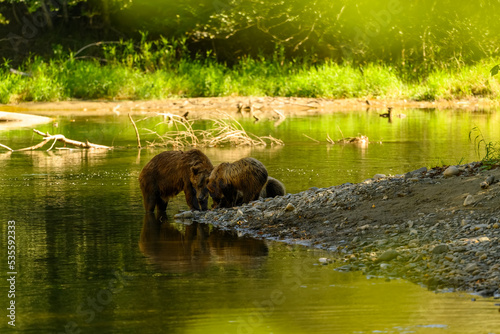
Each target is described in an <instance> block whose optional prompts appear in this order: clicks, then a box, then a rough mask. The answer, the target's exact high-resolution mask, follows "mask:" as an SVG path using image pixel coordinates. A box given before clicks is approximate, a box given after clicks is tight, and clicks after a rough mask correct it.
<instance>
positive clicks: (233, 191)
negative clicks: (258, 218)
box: [207, 158, 267, 208]
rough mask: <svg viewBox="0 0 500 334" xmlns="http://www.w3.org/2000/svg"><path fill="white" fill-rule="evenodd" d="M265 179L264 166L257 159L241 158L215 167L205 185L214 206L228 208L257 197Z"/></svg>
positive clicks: (265, 171)
mask: <svg viewBox="0 0 500 334" xmlns="http://www.w3.org/2000/svg"><path fill="white" fill-rule="evenodd" d="M266 181H267V170H266V167H264V165H263V164H262V163H261V162H260V161H258V160H257V159H254V158H243V159H240V160H238V161H236V162H233V163H229V162H223V163H221V164H220V165H219V166H217V167H215V168H214V170H213V171H212V174H210V177H209V179H208V186H207V187H208V191H209V192H210V196H212V199H213V200H214V207H222V208H230V207H233V206H236V205H241V204H244V203H248V202H250V201H254V200H257V199H259V194H260V191H261V190H262V187H263V186H264V184H265V183H266Z"/></svg>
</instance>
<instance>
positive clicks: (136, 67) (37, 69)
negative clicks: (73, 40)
mask: <svg viewBox="0 0 500 334" xmlns="http://www.w3.org/2000/svg"><path fill="white" fill-rule="evenodd" d="M164 51H165V50H164ZM115 53H116V52H115ZM115 53H113V55H115ZM113 57H116V58H113ZM113 57H111V58H110V57H109V56H108V58H109V59H107V60H106V61H103V59H75V58H73V57H71V56H70V57H68V58H66V59H62V58H61V59H59V60H51V61H48V62H47V61H43V60H41V59H40V58H34V59H30V60H28V61H27V62H26V63H25V64H24V66H23V67H22V68H20V70H21V71H22V72H24V73H25V75H20V74H14V73H11V72H10V71H9V67H8V66H3V68H2V69H1V70H0V72H1V73H0V75H1V79H0V101H1V102H2V103H17V102H23V101H61V100H70V99H83V100H94V99H106V100H112V99H115V100H126V99H133V100H144V99H165V98H170V97H212V96H214V97H216V96H297V97H318V98H334V99H335V98H337V99H339V98H391V99H410V100H417V101H420V100H428V101H433V100H442V99H445V100H450V99H466V98H470V97H486V98H491V99H497V98H499V97H500V85H499V83H498V81H497V79H496V78H495V77H492V76H491V75H490V69H491V67H492V66H493V65H494V64H495V63H497V61H496V60H493V59H492V60H491V61H484V62H481V63H478V64H476V65H470V66H465V65H464V66H461V67H458V68H456V69H454V70H452V69H446V70H434V71H432V72H430V73H429V74H428V75H427V76H426V77H425V78H422V79H421V80H420V81H410V82H408V81H405V80H403V79H402V78H401V74H400V71H396V70H395V69H394V68H392V67H390V66H387V65H378V64H369V65H366V66H364V67H359V66H358V67H355V66H352V65H349V64H344V65H339V64H336V63H333V62H328V61H327V62H323V63H319V64H318V63H315V64H309V63H307V62H306V61H296V60H294V61H285V60H284V59H271V60H266V59H263V58H261V59H252V58H243V59H242V60H240V61H239V62H238V63H236V64H234V65H232V66H226V65H225V64H221V63H218V62H217V61H216V60H214V59H212V58H210V57H208V58H204V59H190V58H187V57H184V56H183V57H180V58H179V59H173V58H172V59H168V61H169V62H168V63H166V62H165V61H164V60H163V59H160V60H158V59H157V58H158V57H153V56H152V55H148V56H147V58H146V59H143V58H141V57H140V56H138V57H136V58H130V55H129V54H127V55H126V57H125V56H123V57H122V58H120V57H117V56H116V55H115V56H113ZM130 59H132V60H130ZM150 59H154V61H150ZM158 62H159V63H158ZM160 63H161V64H164V65H165V66H159V64H160ZM398 73H399V74H398Z"/></svg>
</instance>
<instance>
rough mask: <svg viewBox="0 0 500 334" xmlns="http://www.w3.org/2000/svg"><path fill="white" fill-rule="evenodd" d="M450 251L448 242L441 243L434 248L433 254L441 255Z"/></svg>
mask: <svg viewBox="0 0 500 334" xmlns="http://www.w3.org/2000/svg"><path fill="white" fill-rule="evenodd" d="M446 252H448V245H447V244H440V245H437V246H436V247H434V248H433V249H432V254H435V255H439V254H443V253H446Z"/></svg>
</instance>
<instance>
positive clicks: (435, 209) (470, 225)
mask: <svg viewBox="0 0 500 334" xmlns="http://www.w3.org/2000/svg"><path fill="white" fill-rule="evenodd" d="M488 177H489V179H488ZM487 179H488V183H489V184H487V185H485V184H484V182H485V181H486V180H487ZM499 179H500V169H499V168H495V169H491V170H484V168H483V166H482V165H481V163H478V162H476V163H470V164H467V165H461V166H451V167H448V168H433V169H430V170H427V168H421V169H419V170H416V171H413V172H409V173H407V174H405V175H395V176H385V175H380V174H378V175H375V176H374V177H373V178H372V179H369V180H366V181H364V182H362V183H359V184H350V183H346V184H343V185H339V186H333V187H329V188H322V189H317V188H312V189H309V190H307V191H304V192H300V193H297V194H287V195H286V196H283V197H276V198H273V199H265V200H259V201H255V202H251V203H249V204H247V205H244V206H241V207H237V208H232V209H219V210H213V211H208V212H194V213H191V212H189V213H184V214H180V215H177V218H181V217H182V216H183V215H185V214H187V215H188V216H192V218H193V219H194V220H196V221H200V222H206V223H211V224H214V225H215V226H219V227H222V228H228V229H234V230H237V231H238V233H240V234H245V235H250V236H254V237H257V238H266V239H270V240H278V241H283V242H288V243H297V244H303V245H306V246H310V247H318V248H323V249H328V250H330V251H332V259H331V260H330V259H321V262H323V264H328V263H330V262H332V264H331V265H334V266H337V269H338V270H344V271H351V270H362V271H363V272H364V273H365V274H366V275H376V276H385V277H388V278H391V277H401V278H404V279H407V280H410V281H412V282H415V283H421V284H424V285H426V286H427V287H428V288H430V289H433V290H434V289H453V290H461V291H474V292H478V293H479V294H481V295H483V296H492V295H500V261H499V259H500V243H499V238H500V221H499V218H500V183H497V180H499Z"/></svg>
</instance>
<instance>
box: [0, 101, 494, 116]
mask: <svg viewBox="0 0 500 334" xmlns="http://www.w3.org/2000/svg"><path fill="white" fill-rule="evenodd" d="M499 106H500V101H497V100H491V99H488V98H470V99H462V100H439V101H411V100H398V99H325V98H305V97H302V98H301V97H258V96H249V97H237V96H236V97H206V98H172V99H165V100H148V101H130V100H125V101H76V100H75V101H63V102H24V103H19V104H6V105H3V107H2V109H3V110H5V111H11V112H20V113H28V114H34V115H44V116H49V115H60V114H78V115H105V114H120V113H131V114H143V113H149V112H169V113H173V114H177V115H183V114H185V113H186V112H189V115H190V117H193V118H202V117H208V116H212V114H218V113H220V112H226V113H229V114H231V113H237V112H242V113H245V114H247V113H252V114H255V116H260V115H267V116H269V115H271V117H276V116H277V115H278V114H277V113H276V111H279V112H280V113H281V114H283V115H285V116H298V115H314V114H321V113H327V112H334V111H351V110H374V111H385V110H386V109H387V108H388V107H392V108H395V109H401V110H405V109H417V108H418V109H458V110H469V111H484V110H491V109H496V108H498V107H499Z"/></svg>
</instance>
